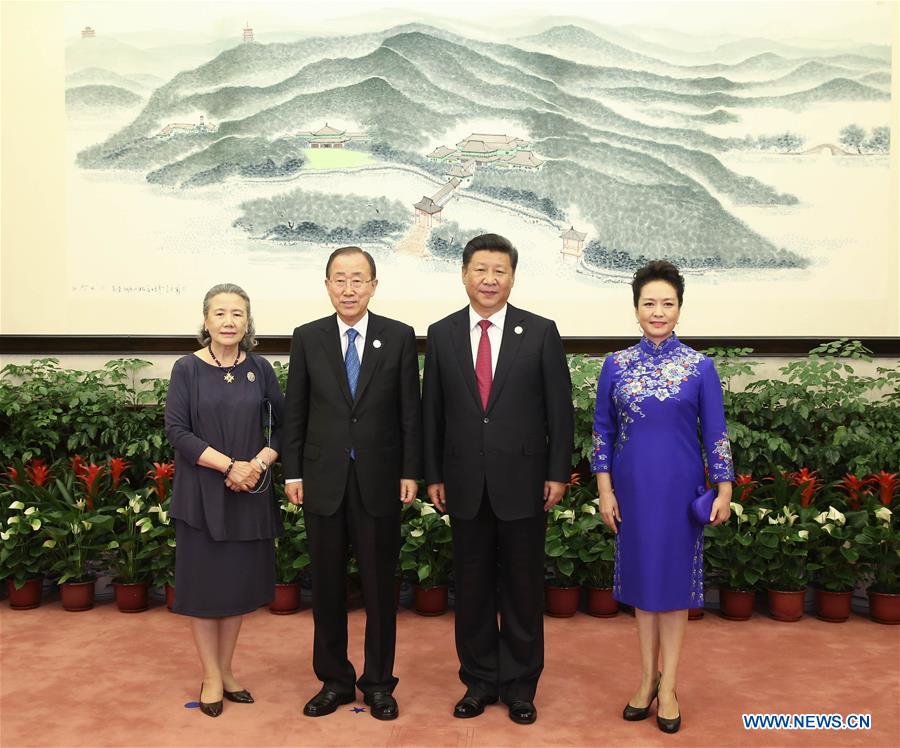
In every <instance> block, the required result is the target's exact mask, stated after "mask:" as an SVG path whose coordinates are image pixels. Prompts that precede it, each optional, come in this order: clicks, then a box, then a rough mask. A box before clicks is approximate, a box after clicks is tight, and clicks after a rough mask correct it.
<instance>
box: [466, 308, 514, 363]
mask: <svg viewBox="0 0 900 748" xmlns="http://www.w3.org/2000/svg"><path fill="white" fill-rule="evenodd" d="M507 306H508V305H507V304H504V305H503V308H502V309H501V310H500V311H499V312H494V313H493V314H492V315H491V316H490V317H486V318H485V317H482V316H481V315H480V314H479V313H478V312H476V311H475V310H474V309H473V308H472V306H471V305H469V339H470V340H471V343H472V365H473V366H477V364H478V343H479V342H480V341H481V325H479V324H478V323H479V322H481V320H483V319H488V320H489V321H490V323H491V326H490V327H489V328H488V333H487V334H488V340H489V341H491V377H492V378H493V376H494V372H496V371H497V358H498V357H499V356H500V341H501V340H502V339H503V325H505V324H506V309H507Z"/></svg>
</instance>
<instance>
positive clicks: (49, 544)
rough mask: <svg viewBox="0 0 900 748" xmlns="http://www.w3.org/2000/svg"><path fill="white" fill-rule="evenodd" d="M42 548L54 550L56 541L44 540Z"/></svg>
mask: <svg viewBox="0 0 900 748" xmlns="http://www.w3.org/2000/svg"><path fill="white" fill-rule="evenodd" d="M42 547H43V548H56V541H55V540H45V541H44V543H43V545H42Z"/></svg>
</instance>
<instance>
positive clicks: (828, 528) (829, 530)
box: [822, 522, 834, 535]
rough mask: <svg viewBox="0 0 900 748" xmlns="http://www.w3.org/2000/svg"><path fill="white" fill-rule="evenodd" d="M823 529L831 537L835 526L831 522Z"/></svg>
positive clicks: (823, 526)
mask: <svg viewBox="0 0 900 748" xmlns="http://www.w3.org/2000/svg"><path fill="white" fill-rule="evenodd" d="M822 529H823V530H824V531H825V532H827V533H828V534H829V535H831V531H832V530H833V529H834V525H833V524H831V522H828V523H826V524H824V525H822Z"/></svg>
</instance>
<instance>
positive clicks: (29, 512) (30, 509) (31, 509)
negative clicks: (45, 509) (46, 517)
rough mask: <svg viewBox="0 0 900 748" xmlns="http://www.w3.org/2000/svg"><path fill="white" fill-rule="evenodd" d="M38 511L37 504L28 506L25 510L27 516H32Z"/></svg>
mask: <svg viewBox="0 0 900 748" xmlns="http://www.w3.org/2000/svg"><path fill="white" fill-rule="evenodd" d="M36 511H37V507H36V506H30V507H28V508H27V509H26V510H25V516H26V517H30V516H31V515H32V514H34V513H35V512H36Z"/></svg>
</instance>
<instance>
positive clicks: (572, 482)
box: [566, 473, 581, 486]
mask: <svg viewBox="0 0 900 748" xmlns="http://www.w3.org/2000/svg"><path fill="white" fill-rule="evenodd" d="M566 485H567V486H580V485H581V475H580V474H579V473H572V474H571V475H570V476H569V482H568V483H566Z"/></svg>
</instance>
